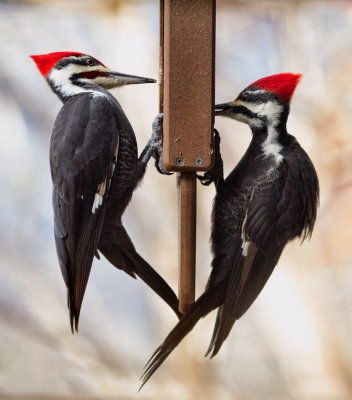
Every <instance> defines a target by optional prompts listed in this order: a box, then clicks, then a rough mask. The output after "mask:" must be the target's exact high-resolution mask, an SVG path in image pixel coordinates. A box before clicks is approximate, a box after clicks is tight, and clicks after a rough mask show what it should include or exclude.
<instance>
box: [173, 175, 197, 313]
mask: <svg viewBox="0 0 352 400" xmlns="http://www.w3.org/2000/svg"><path fill="white" fill-rule="evenodd" d="M177 175H178V176H177V195H178V207H179V219H178V239H179V241H178V243H179V279H178V293H179V309H180V311H181V312H183V313H185V312H186V311H187V310H188V309H189V307H190V306H191V304H192V303H193V302H194V298H195V277H196V270H195V262H196V205H197V191H196V184H197V177H196V174H195V173H193V172H181V173H178V174H177Z"/></svg>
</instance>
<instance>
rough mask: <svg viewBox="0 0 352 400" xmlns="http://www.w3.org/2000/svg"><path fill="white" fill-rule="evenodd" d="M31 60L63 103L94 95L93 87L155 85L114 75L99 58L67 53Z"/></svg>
mask: <svg viewBox="0 0 352 400" xmlns="http://www.w3.org/2000/svg"><path fill="white" fill-rule="evenodd" d="M31 58H32V59H33V60H34V62H35V63H36V65H37V67H38V69H39V71H40V73H41V74H42V75H43V77H44V78H45V79H46V80H47V82H48V84H49V85H50V87H51V88H52V90H53V91H54V92H55V93H56V94H57V95H58V96H59V97H60V98H61V99H63V100H64V99H67V98H70V97H71V96H74V95H76V94H79V93H83V92H87V91H88V92H92V87H94V86H95V87H96V86H100V87H102V88H104V89H112V88H115V87H119V86H124V85H131V84H137V83H155V82H156V81H155V80H154V79H149V78H143V77H140V76H134V75H126V74H122V73H120V72H116V71H112V70H110V69H109V68H107V67H106V66H105V65H104V64H103V63H102V62H100V61H98V60H97V59H96V58H94V57H92V56H89V55H87V54H82V53H76V52H67V51H66V52H56V53H49V54H42V55H32V56H31Z"/></svg>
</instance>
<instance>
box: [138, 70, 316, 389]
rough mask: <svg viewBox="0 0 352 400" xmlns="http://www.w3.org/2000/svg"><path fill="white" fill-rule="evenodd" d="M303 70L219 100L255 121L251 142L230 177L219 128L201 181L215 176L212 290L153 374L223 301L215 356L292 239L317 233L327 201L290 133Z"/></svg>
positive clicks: (230, 112)
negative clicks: (212, 160)
mask: <svg viewBox="0 0 352 400" xmlns="http://www.w3.org/2000/svg"><path fill="white" fill-rule="evenodd" d="M299 80H300V75H295V74H291V73H285V74H277V75H273V76H269V77H266V78H263V79H260V80H258V81H256V82H254V83H252V84H251V85H249V86H248V87H247V88H246V89H244V90H243V91H242V92H241V93H240V95H239V96H238V97H237V99H236V100H235V101H232V102H229V103H225V104H218V105H216V106H215V114H216V115H222V116H226V117H230V118H233V119H236V120H238V121H241V122H245V123H247V124H248V125H249V126H250V128H251V130H252V140H251V143H250V145H249V147H248V149H247V151H246V153H245V154H244V156H243V157H242V159H241V160H240V162H239V163H238V165H237V166H236V167H235V169H234V170H233V171H232V172H231V173H230V175H229V176H228V177H227V178H226V179H225V180H224V178H223V166H222V160H221V155H220V151H219V144H220V138H219V136H218V134H217V132H216V134H215V147H216V161H215V167H214V169H213V170H212V171H209V172H207V173H206V174H205V175H204V176H203V177H201V180H202V181H203V183H204V184H210V183H211V182H214V183H215V185H216V197H215V202H214V208H213V212H212V234H211V241H212V252H213V261H212V272H211V274H210V278H209V280H208V283H207V286H206V289H205V291H204V293H203V294H202V295H201V296H200V297H199V298H198V299H197V301H196V302H195V303H194V304H193V305H192V306H191V308H190V310H189V311H188V312H187V313H186V314H185V315H184V316H183V317H182V318H181V320H180V321H179V323H178V324H177V325H176V327H175V328H174V329H173V330H172V331H171V333H170V334H169V335H168V336H167V338H166V339H165V341H164V343H163V344H162V345H161V346H160V347H159V348H158V349H157V350H156V352H155V353H154V355H153V356H152V358H151V359H150V361H149V362H148V364H147V365H146V368H145V372H144V375H143V377H142V379H143V383H142V386H143V385H144V384H145V382H146V381H147V380H148V379H149V378H150V377H151V375H152V374H153V373H154V372H155V370H156V369H157V368H158V367H159V366H160V365H161V364H162V362H163V361H164V360H165V358H166V357H167V356H168V355H169V354H170V353H171V351H172V350H173V349H174V348H175V347H176V346H177V345H178V344H179V343H180V341H181V340H182V339H183V338H184V337H185V336H186V335H187V333H189V332H190V331H191V330H192V329H193V327H194V326H195V324H196V323H197V321H198V320H199V319H200V318H201V317H204V316H205V315H207V314H208V313H209V312H210V311H211V310H213V309H215V308H218V313H217V318H216V323H215V327H214V332H213V337H212V340H211V343H210V346H209V348H208V351H207V353H206V356H207V355H209V354H210V353H211V357H213V356H215V355H216V354H217V353H218V351H219V350H220V347H221V345H222V343H223V342H224V340H225V339H226V338H227V336H228V334H229V333H230V330H231V328H232V326H233V324H234V323H235V321H236V320H238V319H239V318H240V317H241V316H242V315H243V314H244V313H245V312H246V311H247V310H248V308H249V307H250V306H251V304H252V303H253V302H254V300H255V299H256V297H257V296H258V295H259V293H260V291H261V290H262V289H263V287H264V285H265V283H266V282H267V280H268V279H269V276H270V275H271V273H272V271H273V269H274V267H275V265H276V264H277V262H278V261H279V258H280V255H281V253H282V251H283V249H284V247H285V245H286V244H287V242H288V241H290V240H292V239H294V238H296V237H301V238H302V240H304V239H305V238H307V237H310V236H311V234H312V231H313V226H314V223H315V219H316V213H317V206H318V201H319V183H318V177H317V174H316V172H315V169H314V166H313V164H312V162H311V161H310V159H309V157H308V155H307V154H306V152H305V151H304V150H303V149H302V148H301V146H300V145H299V144H298V142H297V140H296V139H295V138H294V137H293V136H292V135H289V134H288V133H287V130H286V121H287V117H288V114H289V103H290V100H291V97H292V95H293V92H294V90H295V88H296V85H297V83H298V82H299Z"/></svg>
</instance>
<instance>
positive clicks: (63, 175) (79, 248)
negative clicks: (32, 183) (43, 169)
mask: <svg viewBox="0 0 352 400" xmlns="http://www.w3.org/2000/svg"><path fill="white" fill-rule="evenodd" d="M33 59H34V60H35V62H36V63H37V65H38V68H39V69H40V71H41V72H42V73H43V74H44V75H45V77H46V79H47V81H48V83H49V85H50V86H51V88H52V89H53V91H54V92H55V93H56V94H57V95H58V96H59V97H60V98H61V100H62V101H63V103H64V104H63V107H62V108H61V110H60V112H59V114H58V116H57V118H56V121H55V124H54V127H53V131H52V136H51V143H50V167H51V176H52V181H53V208H54V232H55V243H56V249H57V255H58V259H59V263H60V267H61V271H62V275H63V277H64V280H65V283H66V286H67V288H68V306H69V310H70V321H71V328H72V331H73V330H74V329H76V330H77V329H78V320H79V314H80V309H81V305H82V300H83V296H84V292H85V289H86V286H87V282H88V278H89V274H90V270H91V266H92V262H93V259H94V256H97V257H99V253H98V250H99V251H100V252H101V253H102V254H103V255H104V256H105V257H106V258H107V259H108V260H109V261H110V262H111V263H112V264H113V265H114V266H115V267H117V268H119V269H121V270H123V271H125V272H126V273H127V274H129V275H130V276H132V277H133V278H136V276H139V277H140V278H141V279H142V280H143V281H144V282H146V283H147V284H148V285H149V286H150V287H151V288H152V289H153V290H154V291H155V292H156V293H157V294H158V295H159V296H160V297H161V298H162V299H163V300H164V301H166V303H167V304H168V305H169V306H170V307H171V308H172V309H173V310H174V312H175V313H176V314H177V315H178V316H180V313H179V311H178V299H177V297H176V295H175V293H174V292H173V290H172V289H171V288H170V286H169V285H168V284H167V283H166V282H165V281H164V280H163V279H162V278H161V276H160V275H159V274H158V273H157V272H156V271H155V270H154V269H153V268H152V267H151V266H150V265H149V264H148V263H147V262H146V261H145V260H144V259H143V258H142V257H141V256H140V255H139V254H138V253H137V251H136V249H135V248H134V246H133V244H132V241H131V239H130V238H129V236H128V234H127V232H126V230H125V228H124V227H123V225H122V221H121V217H122V215H123V213H124V211H125V209H126V207H127V205H128V204H129V202H130V200H131V197H132V193H133V190H134V189H135V188H136V187H137V185H138V183H139V182H140V181H141V179H142V178H143V175H144V173H145V169H146V165H147V162H148V161H149V159H150V157H151V156H156V157H157V154H156V152H157V147H158V146H159V143H158V137H157V136H155V134H154V133H153V135H152V138H151V139H150V140H149V142H148V144H147V146H146V148H145V149H144V151H143V152H142V154H141V156H140V158H138V154H137V142H136V138H135V134H134V132H133V129H132V127H131V125H130V123H129V121H128V119H127V117H126V115H125V113H124V111H123V110H122V108H121V106H120V104H119V103H118V101H117V100H116V99H115V98H114V97H113V96H112V95H111V94H110V93H109V92H108V91H107V90H105V89H104V87H108V88H111V87H114V86H118V85H120V84H126V82H127V83H146V82H153V80H150V79H147V78H139V77H135V76H127V75H123V74H119V73H115V72H112V71H110V70H108V69H107V68H106V67H105V66H103V64H101V63H100V62H98V61H97V60H95V59H93V58H92V57H90V56H86V55H82V54H80V53H52V54H49V55H43V56H33ZM65 68H67V72H66V71H65ZM94 68H96V71H95V70H94ZM48 71H49V72H48ZM87 71H88V74H87ZM88 77H89V78H88ZM90 78H91V79H90ZM96 78H97V79H98V82H99V85H98V84H96V83H95V79H96ZM127 80H128V81H127ZM121 82H122V83H121Z"/></svg>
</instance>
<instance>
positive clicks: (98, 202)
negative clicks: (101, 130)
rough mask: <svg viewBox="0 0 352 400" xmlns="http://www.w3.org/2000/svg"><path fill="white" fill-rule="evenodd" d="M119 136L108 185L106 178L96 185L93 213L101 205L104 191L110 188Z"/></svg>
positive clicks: (118, 141)
mask: <svg viewBox="0 0 352 400" xmlns="http://www.w3.org/2000/svg"><path fill="white" fill-rule="evenodd" d="M119 139H120V138H118V140H117V146H116V150H115V156H114V163H113V165H112V171H111V177H110V179H109V185H108V187H107V178H105V179H104V180H103V182H101V183H100V184H99V185H98V187H97V192H96V193H95V197H94V202H93V206H92V213H93V214H95V211H96V210H97V209H98V208H99V207H101V206H102V205H103V200H104V195H105V193H106V190H109V189H110V186H111V180H112V176H113V175H114V172H115V167H116V160H117V153H118V151H119V143H120V140H119Z"/></svg>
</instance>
